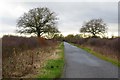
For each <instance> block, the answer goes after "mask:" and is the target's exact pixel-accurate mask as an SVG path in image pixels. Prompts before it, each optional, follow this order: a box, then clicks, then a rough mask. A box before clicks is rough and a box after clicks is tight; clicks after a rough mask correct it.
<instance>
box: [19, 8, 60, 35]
mask: <svg viewBox="0 0 120 80" xmlns="http://www.w3.org/2000/svg"><path fill="white" fill-rule="evenodd" d="M56 22H57V18H56V14H55V13H54V12H52V11H50V9H48V8H46V7H42V8H34V9H30V10H29V11H28V13H24V15H22V16H21V17H20V18H19V19H18V22H17V27H18V28H19V29H18V30H17V32H19V33H30V34H31V33H34V34H36V35H37V36H38V37H41V36H42V35H43V34H46V33H57V32H59V31H58V29H57V27H56Z"/></svg>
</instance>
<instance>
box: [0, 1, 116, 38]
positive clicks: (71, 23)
mask: <svg viewBox="0 0 120 80" xmlns="http://www.w3.org/2000/svg"><path fill="white" fill-rule="evenodd" d="M36 7H48V8H49V9H50V10H51V11H54V12H55V13H56V14H57V17H58V18H59V20H58V29H59V30H60V31H61V33H63V34H64V35H67V34H72V33H73V34H76V33H79V30H80V28H81V26H82V24H83V23H84V22H85V21H89V20H90V19H98V18H102V19H103V21H104V22H105V23H107V25H108V29H109V34H110V35H111V34H114V35H117V33H118V2H3V3H1V4H0V36H1V35H4V34H8V33H9V34H14V33H15V30H16V21H17V19H18V18H19V17H20V16H22V15H23V13H25V12H28V11H29V9H33V8H36Z"/></svg>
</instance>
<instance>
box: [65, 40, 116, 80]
mask: <svg viewBox="0 0 120 80" xmlns="http://www.w3.org/2000/svg"><path fill="white" fill-rule="evenodd" d="M64 46H65V67H64V72H63V78H118V67H117V66H114V65H113V64H111V63H109V62H107V61H104V60H101V59H99V58H97V57H95V56H93V55H91V54H90V53H88V52H86V51H84V50H82V49H80V48H77V47H75V46H73V45H71V44H69V43H67V42H64Z"/></svg>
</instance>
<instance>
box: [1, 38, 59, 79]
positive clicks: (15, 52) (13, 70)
mask: <svg viewBox="0 0 120 80" xmlns="http://www.w3.org/2000/svg"><path fill="white" fill-rule="evenodd" d="M39 40H40V41H39ZM41 41H43V43H44V44H40V42H41ZM57 44H58V43H57V42H55V41H52V40H45V39H43V38H42V39H37V38H34V37H31V38H24V37H15V36H4V37H3V38H2V45H3V48H2V49H3V53H2V54H3V55H2V57H3V63H2V67H3V71H2V72H3V73H2V75H3V78H12V77H27V78H30V77H33V75H35V74H37V73H38V69H39V68H40V67H42V66H43V63H44V61H45V60H46V59H47V58H48V57H50V56H51V55H53V54H54V53H55V52H54V51H55V45H57ZM43 45H44V46H43ZM31 73H32V74H31Z"/></svg>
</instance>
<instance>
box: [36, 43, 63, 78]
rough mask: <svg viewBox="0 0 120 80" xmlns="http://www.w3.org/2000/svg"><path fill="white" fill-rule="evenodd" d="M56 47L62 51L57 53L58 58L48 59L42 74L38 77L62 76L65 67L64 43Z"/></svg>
mask: <svg viewBox="0 0 120 80" xmlns="http://www.w3.org/2000/svg"><path fill="white" fill-rule="evenodd" d="M56 49H59V50H60V51H59V52H58V53H57V56H59V57H58V58H56V59H48V60H47V61H46V62H45V66H44V67H43V68H42V69H41V71H40V74H39V75H37V78H38V79H40V80H41V79H42V80H52V79H55V78H60V77H61V74H62V72H63V67H64V44H63V43H61V44H60V45H59V46H58V47H57V48H56Z"/></svg>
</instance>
